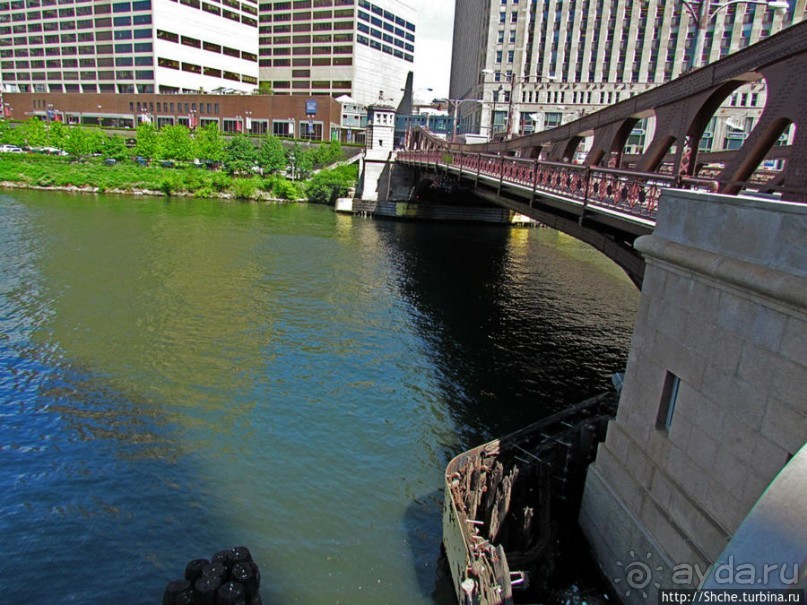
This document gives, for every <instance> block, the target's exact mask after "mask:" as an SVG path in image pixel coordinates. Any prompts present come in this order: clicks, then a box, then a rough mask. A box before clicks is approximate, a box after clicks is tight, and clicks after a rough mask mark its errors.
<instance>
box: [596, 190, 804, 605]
mask: <svg viewBox="0 0 807 605" xmlns="http://www.w3.org/2000/svg"><path fill="white" fill-rule="evenodd" d="M636 247H637V248H638V249H639V250H640V251H641V252H642V253H643V254H644V255H645V258H646V262H647V267H646V273H645V278H644V284H643V288H642V299H641V303H640V308H639V314H638V318H637V322H636V328H635V332H634V336H633V342H632V346H631V352H630V357H629V361H628V367H627V372H626V376H625V383H624V387H623V391H622V395H621V398H620V404H619V411H618V413H617V416H616V418H615V420H614V421H612V422H611V424H610V426H609V429H608V436H607V439H606V441H605V443H603V444H601V446H600V449H599V451H598V454H597V460H596V462H595V463H594V464H593V465H592V466H591V468H590V469H589V475H588V478H587V482H586V489H585V494H584V498H583V505H582V510H581V515H580V523H581V526H582V528H583V530H584V532H585V534H586V535H587V537H588V539H589V542H590V543H591V545H592V547H593V549H594V551H595V553H596V556H597V559H598V560H599V562H600V565H601V567H602V569H603V572H604V574H605V576H606V577H607V578H608V580H609V581H610V582H611V583H612V586H613V588H614V590H615V591H616V592H617V593H618V594H619V595H620V596H621V597H622V598H623V599H624V600H625V601H626V602H627V603H636V604H637V605H638V604H639V603H647V602H656V599H657V592H658V590H659V588H695V587H697V586H698V585H699V584H700V581H701V579H702V576H703V575H705V574H706V573H707V572H708V569H709V567H710V565H711V564H712V563H713V562H714V561H715V560H717V558H718V556H719V555H720V553H721V551H723V550H724V548H725V547H726V546H727V544H728V543H729V541H730V540H731V539H732V537H733V535H734V533H735V532H736V531H737V528H738V527H739V526H740V524H741V523H742V522H743V520H744V519H745V517H746V515H747V514H748V513H749V511H750V510H751V508H752V507H753V506H754V503H755V502H756V501H757V499H758V498H759V497H760V496H761V494H762V493H763V491H764V490H765V489H766V487H767V486H768V485H769V484H770V483H771V481H772V480H773V479H774V478H775V477H776V475H777V473H778V472H779V471H780V470H781V469H782V468H783V466H784V465H785V464H786V463H787V461H788V460H789V459H790V458H791V457H792V456H793V455H795V453H796V452H797V451H798V450H799V449H800V448H801V447H802V445H803V444H804V443H805V440H807V396H805V392H807V391H805V384H807V206H804V205H799V204H790V203H782V202H775V201H768V200H755V199H749V198H732V197H727V196H719V195H712V194H703V193H697V192H689V191H686V192H685V191H668V192H665V194H664V197H663V198H662V202H661V205H660V210H659V214H658V221H657V227H656V230H655V232H654V233H653V234H652V235H650V236H645V237H643V238H640V239H639V240H637V242H636ZM670 408H671V410H670ZM667 412H670V413H667ZM668 420H669V421H668ZM803 522H804V523H805V524H807V519H805V520H803ZM782 531H783V532H786V531H787V527H783V528H782ZM805 548H807V545H805ZM777 563H784V561H777ZM798 563H799V564H801V561H798Z"/></svg>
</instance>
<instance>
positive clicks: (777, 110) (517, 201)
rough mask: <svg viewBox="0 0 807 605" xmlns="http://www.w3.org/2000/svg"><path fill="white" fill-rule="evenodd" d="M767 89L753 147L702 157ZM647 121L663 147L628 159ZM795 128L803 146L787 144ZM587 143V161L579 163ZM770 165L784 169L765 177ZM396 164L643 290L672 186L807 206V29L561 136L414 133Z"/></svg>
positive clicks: (563, 129)
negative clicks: (738, 95) (467, 193)
mask: <svg viewBox="0 0 807 605" xmlns="http://www.w3.org/2000/svg"><path fill="white" fill-rule="evenodd" d="M760 80H764V82H765V85H766V87H767V102H766V104H765V108H764V110H763V112H762V115H761V117H760V119H759V121H758V122H757V124H756V125H755V126H754V128H753V130H752V131H751V132H750V133H749V135H748V137H747V138H746V140H745V141H744V144H743V145H742V147H741V148H740V149H738V150H736V151H724V152H719V153H708V154H706V153H699V151H698V144H699V142H700V140H701V137H702V136H703V133H704V132H705V130H706V127H707V125H708V124H709V121H710V120H711V118H712V116H714V115H715V113H716V112H718V110H719V108H720V106H721V104H722V103H723V102H724V101H725V100H726V98H727V97H729V95H731V94H732V93H733V92H734V91H735V90H737V89H738V88H740V87H741V86H743V85H745V84H748V83H749V82H755V81H760ZM643 118H652V119H654V122H655V134H654V137H653V139H652V141H651V142H650V143H649V145H647V146H646V150H645V151H644V153H642V154H641V155H627V154H625V153H624V149H625V145H626V143H627V141H628V137H629V135H630V134H631V131H632V130H633V128H634V127H635V126H636V124H637V123H638V122H639V120H641V119H643ZM791 127H792V128H794V129H795V134H794V135H792V137H791V140H792V142H791V144H789V145H777V142H778V141H779V140H780V137H781V136H782V135H783V133H786V132H787V131H788V129H789V128H791ZM586 140H588V141H590V147H589V146H588V145H586V146H585V148H587V149H588V151H587V152H586V153H585V157H584V159H582V161H579V162H575V161H573V158H576V157H578V156H579V155H580V151H579V150H580V149H581V148H583V143H584V141H586ZM766 159H768V160H770V159H776V160H782V162H781V163H782V164H783V166H784V167H783V168H782V169H781V170H778V171H772V170H765V169H763V168H762V166H763V162H764V161H765V160H766ZM396 162H397V163H398V165H404V166H408V167H410V168H413V169H415V170H416V171H417V172H418V174H419V175H420V176H423V175H424V173H429V174H442V175H445V176H446V177H447V178H450V179H454V180H456V181H457V183H460V184H462V186H468V187H472V188H473V190H474V193H475V195H477V196H478V197H481V198H484V199H487V200H488V201H490V202H493V203H495V204H497V205H500V206H505V207H508V208H510V209H512V210H514V211H516V212H519V213H522V214H524V215H526V216H529V217H530V218H534V219H536V220H538V221H540V222H542V223H544V224H547V225H549V226H552V227H555V228H557V229H559V230H561V231H564V232H566V233H569V234H570V235H573V236H574V237H577V238H579V239H581V240H583V241H586V242H588V243H590V244H592V245H593V246H595V247H596V248H598V249H599V250H601V251H602V252H603V253H605V254H606V255H607V256H609V257H610V258H612V259H613V260H614V261H615V262H617V263H618V264H619V265H620V266H622V268H623V269H625V271H626V272H627V273H628V275H629V276H630V277H631V279H632V280H633V281H634V283H636V284H637V285H640V284H641V281H642V277H643V274H644V261H643V259H642V258H641V255H640V254H639V253H638V252H637V251H635V250H634V249H633V241H634V240H635V239H636V237H638V236H640V235H644V234H647V233H650V232H651V231H652V230H653V227H654V226H655V216H656V209H657V205H658V201H659V196H660V195H661V192H662V191H663V190H664V189H665V188H684V189H696V190H702V191H707V192H712V193H719V194H726V195H745V194H750V195H765V196H771V197H774V198H775V199H780V200H785V201H791V202H799V203H805V202H807V22H802V23H800V24H798V25H794V26H792V27H790V28H788V29H786V30H784V31H782V32H780V33H778V34H777V35H775V36H771V37H770V38H767V39H766V40H764V41H762V42H760V43H758V44H755V45H753V46H750V47H748V48H746V49H744V50H742V51H740V52H738V53H736V54H733V55H731V56H729V57H726V58H725V59H722V60H721V61H718V62H716V63H713V64H710V65H707V66H706V67H703V68H701V69H698V70H696V71H693V72H690V73H688V74H686V75H684V76H682V77H681V78H678V79H677V80H675V81H673V82H670V83H668V84H665V85H662V86H659V87H657V88H655V89H653V90H651V91H648V92H646V93H643V94H640V95H636V96H634V97H631V98H630V99H627V100H625V101H622V102H621V103H618V104H616V105H612V106H610V107H608V108H606V109H603V110H601V111H598V112H596V113H592V114H589V115H587V116H585V117H583V118H581V119H578V120H576V121H574V122H570V123H568V124H565V125H563V126H560V127H558V128H555V129H552V130H547V131H543V132H539V133H536V134H532V135H527V136H522V137H516V138H512V139H509V140H500V141H493V142H489V143H483V144H474V145H469V144H458V143H450V142H447V141H445V140H443V139H440V138H438V137H435V136H433V135H431V134H430V133H429V132H427V131H425V130H422V129H417V130H414V131H412V132H411V133H409V137H408V141H407V148H406V150H404V151H399V152H398V154H397V158H396Z"/></svg>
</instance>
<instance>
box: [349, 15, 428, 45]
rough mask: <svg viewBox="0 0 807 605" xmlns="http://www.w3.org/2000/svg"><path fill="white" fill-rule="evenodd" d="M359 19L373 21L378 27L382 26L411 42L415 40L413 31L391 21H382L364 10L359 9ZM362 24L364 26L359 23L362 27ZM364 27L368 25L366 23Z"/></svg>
mask: <svg viewBox="0 0 807 605" xmlns="http://www.w3.org/2000/svg"><path fill="white" fill-rule="evenodd" d="M359 20H360V21H366V22H368V23H371V24H373V25H374V26H376V27H380V28H381V29H383V30H384V31H387V32H390V33H391V34H395V35H396V36H399V37H400V38H404V39H406V40H409V41H410V42H414V41H415V34H413V33H411V32H408V31H407V32H405V31H404V30H402V29H401V28H400V27H395V26H394V25H393V24H392V23H389V22H387V21H382V20H381V19H379V18H378V17H372V16H370V15H368V14H367V13H364V12H362V11H359ZM361 26H362V24H361V23H359V27H361ZM364 27H367V26H366V25H365V26H364Z"/></svg>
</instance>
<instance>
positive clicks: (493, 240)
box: [379, 223, 638, 449]
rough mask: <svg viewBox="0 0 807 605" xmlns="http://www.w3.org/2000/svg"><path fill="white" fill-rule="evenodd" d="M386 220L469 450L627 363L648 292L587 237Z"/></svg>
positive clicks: (596, 386) (601, 382)
mask: <svg viewBox="0 0 807 605" xmlns="http://www.w3.org/2000/svg"><path fill="white" fill-rule="evenodd" d="M379 229H380V230H383V231H384V232H385V233H386V236H387V240H388V244H389V248H390V249H391V250H392V252H391V253H392V254H394V255H395V261H396V266H397V268H398V276H399V288H400V289H401V291H402V293H403V295H404V296H405V297H406V298H407V299H408V300H409V301H410V302H411V304H412V306H413V307H414V308H415V309H417V311H418V315H417V317H416V319H415V321H416V323H417V325H418V327H419V331H420V333H421V337H422V338H423V340H424V342H425V343H426V346H427V347H428V351H427V354H428V355H429V356H430V357H431V358H432V359H433V362H434V363H435V365H436V366H437V367H438V368H439V370H440V372H441V378H442V382H441V388H442V389H443V393H444V397H445V400H446V402H447V405H448V407H449V408H450V409H451V412H452V414H453V416H454V418H455V421H456V425H457V430H458V431H459V433H460V436H461V444H460V445H461V448H463V449H467V447H471V446H473V445H476V444H478V443H479V442H481V441H485V440H487V439H490V438H492V437H496V436H499V435H502V434H505V433H508V432H511V431H513V430H515V429H517V428H520V427H521V426H523V425H525V424H528V423H530V422H533V421H535V420H538V419H540V418H543V417H545V416H547V415H549V414H551V413H553V412H556V411H558V410H560V409H563V408H564V407H567V406H569V405H572V404H574V403H577V402H579V401H581V400H582V399H584V398H586V397H588V396H590V395H592V394H594V393H596V392H599V391H603V390H605V389H607V388H609V387H610V383H609V379H610V376H611V374H612V373H613V372H615V371H619V370H621V369H623V368H624V364H625V363H626V360H627V353H628V348H629V343H630V335H631V332H632V328H633V326H632V322H633V318H634V314H635V309H636V304H637V301H638V292H636V291H635V289H633V288H632V287H629V286H628V284H629V282H628V280H627V278H626V277H624V275H622V273H621V271H619V269H617V268H616V267H615V266H614V265H612V263H610V261H608V260H607V259H605V258H604V257H602V256H601V255H600V254H599V253H597V252H596V251H594V250H593V249H591V248H589V247H588V246H586V245H585V244H582V243H580V242H577V241H575V240H572V239H571V238H568V237H566V236H564V235H562V234H559V233H558V232H556V231H554V230H551V229H546V228H534V229H523V228H521V229H510V228H504V227H499V226H484V225H482V226H480V225H440V224H412V223H379ZM569 301H572V303H571V304H570V302H569Z"/></svg>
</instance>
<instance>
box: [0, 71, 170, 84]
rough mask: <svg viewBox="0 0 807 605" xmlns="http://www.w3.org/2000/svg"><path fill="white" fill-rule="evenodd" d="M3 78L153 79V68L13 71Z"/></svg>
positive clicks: (25, 79) (36, 79) (24, 80)
mask: <svg viewBox="0 0 807 605" xmlns="http://www.w3.org/2000/svg"><path fill="white" fill-rule="evenodd" d="M3 79H4V80H6V81H9V82H42V81H46V80H48V81H55V82H59V81H79V80H86V81H90V82H94V81H96V80H106V81H109V80H154V70H153V69H138V70H128V69H124V70H111V69H110V70H100V71H94V70H93V71H31V72H27V71H15V72H10V73H6V72H3Z"/></svg>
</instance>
